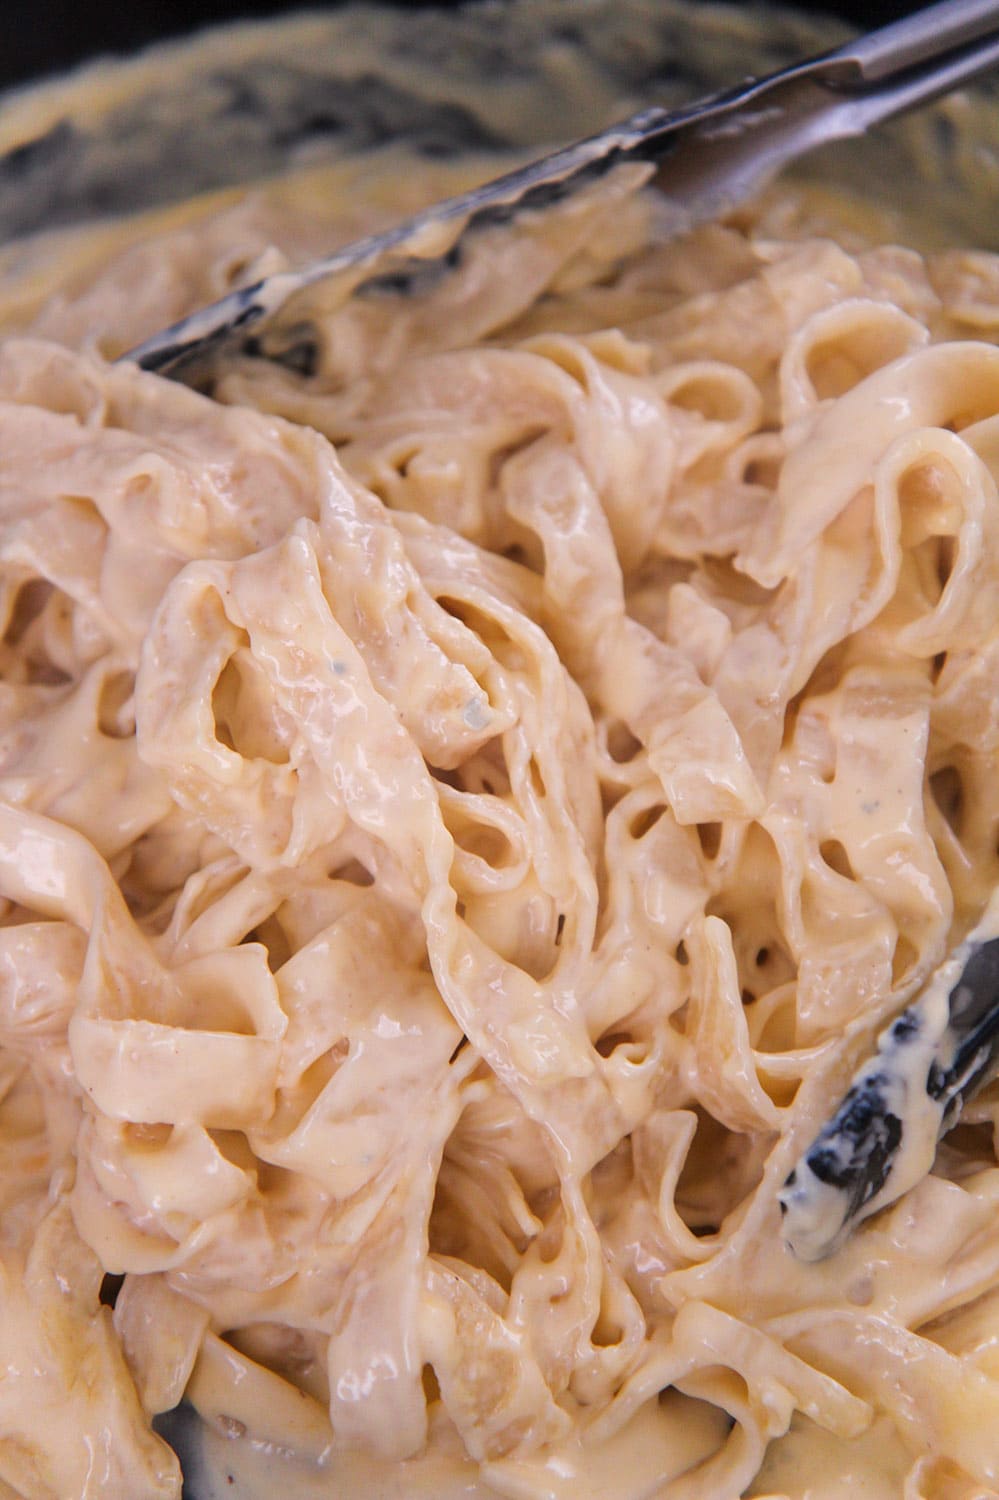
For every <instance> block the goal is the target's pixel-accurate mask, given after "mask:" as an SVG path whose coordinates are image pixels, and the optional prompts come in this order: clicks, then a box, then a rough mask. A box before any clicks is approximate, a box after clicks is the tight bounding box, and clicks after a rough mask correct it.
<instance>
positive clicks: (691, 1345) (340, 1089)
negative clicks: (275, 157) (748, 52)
mask: <svg viewBox="0 0 999 1500" xmlns="http://www.w3.org/2000/svg"><path fill="white" fill-rule="evenodd" d="M390 169H391V172H395V173H396V175H395V176H394V177H392V178H391V180H393V181H396V182H413V181H416V180H417V179H418V178H419V172H420V171H423V174H424V175H423V177H422V180H421V182H420V185H419V188H418V189H417V188H415V187H414V188H407V189H406V191H410V192H412V193H416V192H417V191H419V193H421V194H422V195H423V196H425V197H427V198H432V197H434V196H436V195H438V194H439V192H440V191H441V189H442V182H443V169H440V172H439V173H438V175H436V176H435V175H433V174H429V175H428V169H426V168H421V169H418V170H417V169H413V170H412V171H411V170H410V169H409V168H407V167H406V166H405V164H402V165H399V163H396V164H395V166H393V165H392V161H391V158H389V159H388V166H387V167H386V171H389V170H390ZM345 172H348V169H347V168H343V169H341V179H340V187H341V190H342V189H343V184H344V181H345V178H344V177H343V174H344V173H345ZM391 172H390V176H391ZM350 186H351V199H350V201H351V209H350V214H349V215H346V214H345V215H344V216H343V218H342V221H341V230H342V233H343V235H344V237H349V235H350V234H351V233H356V232H357V231H358V229H359V227H361V224H362V222H365V223H367V222H370V223H378V222H383V221H384V219H385V217H386V216H387V213H388V207H387V204H386V202H385V201H382V202H380V203H378V202H376V201H375V197H376V195H375V194H374V192H373V191H372V195H371V196H370V197H369V199H368V200H365V199H364V197H363V192H362V179H361V177H360V176H357V177H355V178H353V179H351V183H350ZM277 191H278V194H280V192H281V191H283V190H277ZM331 191H332V190H331ZM304 201H305V199H304V197H303V198H302V199H301V200H296V199H294V196H293V195H292V196H291V197H288V196H287V195H286V196H285V197H284V198H281V199H280V201H279V199H278V197H272V198H268V196H267V194H266V193H260V194H257V195H250V196H248V197H247V198H246V199H245V201H242V202H239V203H236V204H234V205H231V206H229V207H227V208H224V209H222V210H221V211H218V212H215V213H213V214H211V215H209V214H208V212H207V210H206V211H205V212H203V213H201V214H193V215H188V216H187V217H186V218H184V219H183V221H181V222H176V223H173V222H170V221H164V222H163V223H159V224H153V225H146V226H145V228H144V229H142V231H141V232H139V231H138V230H135V229H133V230H130V231H129V235H130V238H129V239H128V241H127V242H124V241H123V242H122V244H121V246H120V247H119V249H118V250H117V252H116V253H115V254H113V255H110V256H109V255H108V254H106V251H107V240H106V239H105V240H104V241H101V242H100V245H101V248H100V253H99V254H96V253H95V254H91V255H90V256H89V258H88V256H87V254H86V253H85V252H86V243H85V241H84V240H82V239H81V238H80V237H79V236H77V237H76V238H74V239H73V240H72V242H71V243H70V244H69V246H68V248H67V250H66V255H65V258H64V259H60V258H59V255H57V254H54V252H50V255H51V258H50V261H49V262H47V265H48V270H47V272H46V273H45V275H42V273H41V272H39V271H38V270H37V267H36V268H35V269H34V270H33V272H32V277H33V279H31V278H29V275H28V273H27V271H25V270H23V269H22V270H21V271H20V272H15V271H11V272H9V274H8V276H7V279H6V281H5V282H4V283H3V284H2V287H0V316H2V318H3V321H4V326H5V327H6V328H7V330H8V334H9V336H8V337H7V339H6V341H5V342H4V344H3V346H2V349H0V485H2V492H0V608H2V622H0V623H2V628H3V642H2V646H0V665H2V687H0V713H2V731H0V736H2V737H0V894H2V897H3V921H2V926H0V1101H2V1102H0V1494H2V1495H3V1496H5V1497H6V1496H22V1497H27V1500H50V1497H54V1500H76V1497H92V1496H97V1495H112V1496H133V1497H141V1500H154V1497H162V1500H168V1497H170V1500H177V1497H179V1495H180V1485H181V1480H180V1469H179V1465H178V1461H177V1458H176V1456H175V1455H174V1453H173V1452H172V1450H171V1449H170V1448H169V1447H168V1446H167V1445H166V1444H165V1443H164V1442H163V1441H162V1440H161V1438H160V1437H158V1436H157V1435H156V1433H155V1432H154V1430H153V1425H152V1424H153V1420H154V1418H156V1417H157V1416H158V1415H159V1414H161V1413H165V1412H167V1411H170V1410H171V1409H173V1408H174V1407H176V1406H177V1405H178V1403H179V1402H180V1401H181V1399H182V1398H183V1397H185V1394H186V1399H187V1401H188V1402H189V1403H190V1404H191V1405H192V1406H193V1407H194V1408H195V1410H196V1411H197V1412H198V1413H199V1414H200V1415H201V1417H202V1419H203V1420H204V1422H205V1424H206V1430H207V1434H208V1436H207V1437H206V1442H210V1443H213V1444H214V1445H215V1446H214V1448H213V1450H212V1451H213V1452H214V1453H215V1454H216V1457H217V1459H218V1463H219V1464H222V1465H228V1466H229V1472H230V1473H232V1474H235V1475H236V1476H237V1479H238V1483H239V1484H241V1485H243V1486H244V1488H239V1489H237V1490H235V1491H234V1492H235V1493H239V1494H246V1495H251V1494H253V1495H256V1494H270V1493H279V1492H281V1490H279V1488H278V1485H279V1484H280V1486H281V1487H282V1489H283V1492H284V1493H285V1494H287V1495H289V1496H292V1495H296V1494H301V1495H303V1496H304V1495H308V1496H313V1495H320V1494H322V1495H333V1494H336V1495H338V1496H344V1497H347V1496H355V1495H356V1496H360V1495H368V1494H374V1493H377V1494H379V1495H385V1496H397V1497H401V1496H406V1497H416V1496H420V1495H425V1496H428V1497H429V1496H432V1497H435V1500H438V1497H445V1496H449V1495H458V1494H461V1495H463V1496H483V1497H484V1496H508V1497H516V1500H542V1497H561V1500H570V1497H572V1500H576V1497H580V1496H584V1497H585V1496H587V1495H593V1496H597V1495H607V1496H610V1495H613V1496H614V1497H616V1500H650V1497H652V1496H656V1497H661V1500H696V1497H707V1500H712V1497H718V1500H731V1497H735V1496H737V1495H740V1494H743V1493H746V1494H754V1495H763V1494H767V1495H774V1496H777V1495H780V1496H792V1497H794V1496H801V1495H803V1494H804V1493H805V1492H806V1490H807V1493H808V1494H809V1495H810V1496H813V1497H814V1496H822V1495H830V1496H831V1495H833V1494H841V1493H842V1492H843V1491H842V1490H840V1489H836V1488H835V1484H836V1483H838V1482H840V1481H841V1479H842V1476H843V1475H853V1476H855V1477H856V1476H859V1478H858V1479H857V1483H858V1484H859V1483H860V1481H861V1480H862V1481H863V1483H864V1484H865V1485H866V1486H867V1488H865V1489H863V1490H862V1491H861V1490H859V1489H858V1491H857V1492H858V1493H864V1494H866V1495H871V1496H882V1495H883V1496H901V1495H903V1494H904V1495H905V1496H906V1497H908V1500H918V1497H925V1500H943V1497H948V1500H960V1497H963V1500H972V1497H981V1496H986V1495H990V1494H993V1493H994V1492H995V1489H996V1487H997V1486H999V1358H997V1355H996V1347H997V1343H996V1341H997V1337H999V1234H997V1233H996V1227H997V1216H999V1169H997V1167H996V1163H995V1157H994V1153H993V1131H994V1129H995V1126H996V1121H997V1113H996V1112H997V1109H999V1097H997V1095H996V1094H995V1092H994V1091H986V1093H985V1094H983V1095H982V1096H980V1098H979V1099H978V1100H977V1102H976V1103H975V1104H974V1105H973V1106H972V1107H971V1108H970V1109H969V1110H968V1111H966V1114H965V1117H964V1123H963V1125H962V1127H961V1129H960V1130H959V1131H958V1132H956V1133H955V1134H954V1135H953V1136H952V1137H951V1138H950V1140H949V1142H948V1143H947V1144H946V1145H945V1146H944V1147H943V1148H942V1149H941V1151H940V1153H939V1156H938V1160H937V1164H936V1168H935V1171H934V1173H933V1174H932V1175H930V1176H928V1177H927V1178H926V1179H925V1180H924V1181H922V1182H921V1183H920V1184H919V1185H918V1186H917V1187H916V1188H914V1189H913V1190H912V1191H911V1192H910V1193H908V1194H907V1195H906V1196H905V1197H904V1198H903V1199H902V1201H901V1202H899V1203H898V1204H897V1205H896V1206H895V1207H893V1208H891V1209H889V1210H887V1211H885V1212H884V1213H882V1214H880V1215H877V1216H876V1217H875V1218H873V1219H872V1220H870V1221H869V1222H868V1223H866V1224H864V1225H863V1226H862V1228H861V1229H860V1230H859V1232H858V1233H857V1234H856V1235H855V1236H854V1238H853V1239H852V1240H851V1241H850V1243H849V1244H848V1245H847V1246H846V1247H845V1248H844V1249H843V1250H842V1251H841V1252H840V1253H839V1254H837V1255H836V1256H835V1257H833V1258H832V1259H830V1260H828V1261H825V1262H822V1263H819V1264H815V1265H806V1264H803V1263H799V1262H797V1261H796V1260H795V1259H794V1257H793V1256H792V1255H791V1254H790V1252H789V1251H788V1250H787V1249H786V1248H785V1247H784V1245H783V1243H782V1241H781V1236H780V1216H779V1211H778V1205H777V1192H778V1189H779V1187H780V1185H781V1183H782V1182H783V1180H784V1178H785V1177H786V1175H787V1173H788V1171H789V1169H790V1167H791V1165H792V1164H793V1162H794V1161H795V1159H796V1157H797V1155H798V1154H799V1153H800V1152H801V1150H802V1149H803V1147H804V1146H805V1145H807V1144H808V1142H809V1141H810V1140H811V1138H812V1137H813V1135H814V1133H815V1131H816V1130H817V1128H818V1126H819V1125H820V1124H821V1122H822V1121H823V1119H824V1118H825V1116H826V1115H827V1114H828V1112H829V1110H830V1109H831V1107H832V1106H834V1105H835V1103H836V1102H837V1101H838V1099H839V1097H840V1095H841V1093H842V1090H843V1087H844V1085H845V1082H846V1080H847V1079H848V1078H849V1076H850V1073H851V1071H852V1069H853V1068H854V1067H855V1066H856V1064H857V1062H858V1060H860V1059H861V1058H862V1057H864V1056H865V1055H866V1054H867V1053H868V1052H869V1051H870V1049H871V1046H872V1040H873V1038H874V1036H875V1035H876V1034H877V1032H878V1030H879V1028H880V1027H881V1026H882V1025H883V1024H884V1022H885V1020H886V1018H888V1017H889V1016H891V1015H892V1014H893V1013H895V1012H896V1011H897V1010H898V1009H899V1008H900V1007H901V1006H902V1005H903V1004H904V1003H906V1002H907V1000H908V999H910V998H911V997H912V996H913V995H914V994H915V993H916V992H917V991H918V990H919V988H920V987H921V985H922V984H923V983H924V982H925V980H926V979H927V978H928V976H929V975H930V974H931V973H932V972H933V970H934V968H935V967H936V966H937V965H938V964H939V963H940V961H941V960H942V959H943V957H944V956H945V955H946V953H947V952H948V951H949V950H950V949H951V948H952V947H953V945H954V943H955V942H956V941H957V940H958V939H959V938H960V937H961V936H962V935H963V934H964V933H965V932H967V930H968V929H969V928H970V927H971V926H973V925H974V924H975V923H976V922H977V921H978V920H979V919H980V917H981V915H982V913H983V911H984V910H985V908H986V906H987V903H988V899H989V896H990V892H991V890H992V887H993V886H994V884H995V883H996V879H997V857H996V840H997V826H999V775H997V771H999V709H997V703H999V696H997V693H996V683H997V672H999V496H997V490H996V485H997V481H999V349H997V348H996V347H995V346H994V339H995V333H996V329H997V328H999V261H996V260H995V259H994V258H992V257H991V256H986V255H976V254H971V253H958V252H954V251H950V252H941V253H937V254H933V255H928V256H923V255H920V254H918V253H916V252H915V251H911V250H905V249H899V248H895V247H891V246H884V245H876V244H875V245H865V244H864V243H862V242H861V241H860V240H859V239H858V238H857V236H856V235H855V234H852V233H851V234H847V235H844V236H841V240H842V242H841V243H837V240H836V237H835V235H834V234H833V233H832V232H831V231H830V230H829V229H828V227H823V225H822V224H821V223H820V219H821V215H822V213H826V212H827V208H826V209H822V208H821V206H820V207H819V208H816V207H815V205H814V204H813V205H812V206H811V207H810V206H809V204H808V202H807V201H805V200H796V199H794V198H792V197H790V196H786V195H785V196H784V197H780V196H777V197H775V198H773V199H772V200H771V201H770V203H769V205H768V206H766V207H765V208H764V209H761V210H759V211H758V212H755V213H754V214H746V215H744V216H743V218H742V220H740V221H739V222H732V223H731V224H729V225H727V226H718V225H716V226H710V227H708V228H706V229H703V230H700V231H697V232H696V233H694V234H693V235H691V236H690V237H688V238H687V239H686V240H684V241H682V242H680V243H679V244H676V245H672V246H669V247H664V246H662V245H661V244H659V243H657V241H656V237H655V222H654V211H653V210H652V209H651V208H650V207H649V206H648V205H647V204H646V203H645V201H644V200H643V199H642V198H640V197H635V196H629V195H625V196H623V197H617V198H610V199H605V198H601V197H599V196H598V197H597V198H596V199H595V200H594V201H591V202H590V203H589V204H588V205H587V206H586V207H585V209H582V210H579V211H576V212H567V213H565V214H564V215H562V217H556V218H555V219H554V220H552V221H545V222H544V223H543V224H541V225H539V226H531V225H526V226H522V227H521V228H519V229H517V230H509V229H505V230H503V231H497V232H496V233H495V234H493V235H492V237H490V235H484V236H483V237H482V239H481V242H480V243H479V244H478V248H475V247H473V248H472V250H471V251H470V252H469V253H468V255H467V258H466V260H465V262H464V263H463V264H462V265H461V266H459V267H458V269H457V270H456V271H454V272H453V273H452V275H451V276H450V277H449V278H445V279H444V281H443V282H442V283H441V284H440V286H438V287H437V288H436V289H435V288H430V289H429V290H428V291H427V293H426V295H425V296H424V297H423V298H422V299H416V300H414V299H408V298H407V297H406V296H405V295H404V294H393V293H391V292H386V293H385V294H384V295H381V296H375V297H369V298H366V299H365V298H362V299H359V300H358V301H356V302H355V303H352V304H350V305H349V306H348V307H346V308H345V309H343V310H341V311H340V312H338V313H336V314H334V315H332V316H331V317H330V319H329V320H328V323H327V325H326V326H325V328H324V329H323V342H322V348H321V350H320V358H319V367H318V370H317V371H316V373H314V374H312V375H308V376H306V375H299V374H296V373H294V372H292V371H284V370H282V369H279V368H276V367H274V366H270V365H260V364H259V363H258V364H257V365H254V364H250V363H248V364H246V365H245V366H243V367H242V368H240V369H238V370H236V371H234V372H233V373H232V374H230V375H228V376H226V377H225V379H224V380H223V381H222V383H221V385H220V387H219V389H218V391H217V392H216V394H217V396H218V397H219V400H217V401H213V400H210V399H208V397H206V396H203V395H199V394H196V393H194V392H192V391H189V390H187V389H184V388H182V387H180V386H177V385H173V384H169V383H167V382H165V381H163V380H161V379H159V378H157V377H155V376H152V375H147V374H144V373H141V372H139V371H138V370H137V369H136V368H134V367H133V366H130V365H128V364H119V365H114V364H111V363H109V362H108V361H109V360H110V359H113V358H114V357H115V356H116V355H118V354H119V353H120V352H121V351H122V350H123V349H125V348H127V347H129V345H130V344H132V343H134V342H135V341H137V340H138V339H139V338H140V337H141V336H143V335H144V334H146V333H148V332H150V331H152V330H153V329H155V328H156V327H158V326H161V325H162V324H164V323H166V322H168V321H169V320H170V319H171V318H172V317H176V316H178V315H179V314H180V313H182V312H184V311H186V310H188V309H189V308H193V307H195V306H197V305H199V304H201V303H203V302H205V301H207V300H209V299H210V297H212V296H213V295H217V294H218V293H219V292H220V291H221V290H223V289H224V288H225V286H226V285H227V284H229V283H230V282H231V281H232V280H234V279H235V278H237V277H247V276H249V275H251V274H252V273H253V269H252V267H249V266H248V262H249V261H250V260H253V259H254V258H255V257H257V258H258V266H257V269H259V267H260V265H261V264H267V265H270V264H276V263H277V262H278V260H279V252H278V251H277V250H274V249H273V248H269V247H271V246H273V245H274V244H276V245H278V246H279V247H280V251H282V252H284V253H287V254H289V255H293V256H297V257H299V258H301V257H302V256H304V255H305V254H307V253H309V252H310V251H311V250H314V249H316V248H318V247H319V245H320V244H322V246H323V248H328V226H327V225H326V224H325V223H320V222H319V221H318V220H317V219H315V218H310V216H309V212H308V211H307V210H306V209H305V208H304V207H303V203H304ZM327 201H333V202H336V201H339V202H341V203H342V202H343V201H344V199H343V196H342V194H341V197H340V199H339V200H337V199H336V196H335V194H333V195H332V197H330V195H327ZM365 202H367V203H368V208H367V210H365ZM365 212H367V216H368V217H367V219H365ZM396 212H398V208H396ZM810 214H811V218H810V217H809V215H810ZM782 225H783V226H785V231H786V232H785V234H784V237H781V235H780V233H779V230H780V227H781V226H782ZM261 256H262V257H264V259H263V261H260V260H259V257H261ZM46 276H47V280H46ZM110 1278H123V1280H121V1281H120V1283H119V1282H117V1281H113V1280H111V1279H110ZM102 1286H103V1292H104V1298H105V1302H106V1303H110V1302H112V1301H113V1302H114V1308H113V1311H112V1309H111V1306H110V1305H102V1303H101V1300H100V1295H101V1291H102ZM115 1291H116V1297H115V1296H114V1292H115ZM254 1443H255V1444H256V1446H255V1447H254V1446H253V1445H254ZM278 1473H279V1475H280V1477H279V1479H276V1478H275V1475H276V1474H278ZM254 1475H256V1476H257V1477H256V1478H254ZM261 1476H263V1477H261ZM830 1484H831V1485H833V1488H828V1487H826V1488H824V1487H823V1486H828V1485H830ZM254 1485H259V1486H260V1487H259V1488H258V1489H257V1488H254Z"/></svg>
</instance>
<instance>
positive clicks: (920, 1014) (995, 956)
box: [780, 918, 999, 1261]
mask: <svg viewBox="0 0 999 1500" xmlns="http://www.w3.org/2000/svg"><path fill="white" fill-rule="evenodd" d="M994 932H995V922H994V920H993V919H992V918H987V919H986V921H985V922H983V923H982V924H980V926H979V927H978V928H977V929H976V931H975V932H973V933H972V934H971V935H970V937H969V938H968V939H967V941H966V942H965V943H963V944H962V945H961V947H960V948H959V949H958V950H957V951H956V952H955V953H954V954H953V955H952V956H951V958H950V959H948V961H947V962H946V963H945V964H944V965H943V966H942V967H941V968H940V969H939V970H938V971H937V973H936V974H935V975H934V977H933V979H932V980H931V982H930V983H929V984H928V985H927V986H926V987H925V989H924V990H923V992H922V994H921V995H920V996H919V998H918V999H917V1000H916V1001H915V1002H914V1003H913V1004H912V1005H910V1006H909V1007H908V1008H907V1009H906V1010H904V1011H903V1012H902V1013H901V1015H899V1016H898V1017H897V1018H896V1019H895V1020H894V1021H893V1022H892V1023H891V1025H890V1026H888V1027H886V1028H885V1030H884V1031H883V1032H882V1033H881V1035H880V1037H879V1038H878V1046H877V1052H876V1053H875V1055H874V1056H873V1057H872V1058H871V1059H870V1060H869V1061H868V1062H867V1063H865V1064H864V1066H863V1067H862V1068H861V1069H860V1070H859V1072H858V1073H857V1074H856V1075H855V1077H854V1079H853V1082H852V1084H851V1086H850V1088H849V1090H848V1091H847V1093H846V1094H845V1096H844V1098H843V1100H842V1102H841V1103H840V1105H839V1108H838V1109H837V1110H836V1112H835V1113H834V1114H833V1115H832V1117H831V1118H830V1119H829V1121H828V1122H827V1123H826V1124H825V1125H824V1126H823V1128H822V1129H821V1131H820V1132H819V1134H818V1135H817V1136H816V1138H815V1140H814V1141H813V1142H812V1144H811V1145H810V1146H809V1147H808V1150H807V1151H806V1152H805V1153H804V1155H803V1156H802V1158H801V1160H800V1161H799V1162H798V1164H797V1166H796V1167H795V1168H794V1170H793V1171H792V1172H791V1174H790V1176H789V1177H788V1179H787V1181H786V1182H785V1184H784V1187H783V1188H782V1190H781V1193H780V1205H781V1209H782V1211H783V1214H784V1238H785V1240H786V1241H787V1243H788V1244H789V1245H790V1247H791V1249H792V1250H793V1251H794V1252H795V1254H796V1255H797V1256H798V1258H799V1259H801V1260H809V1261H812V1260H821V1259H823V1258H824V1257H825V1256H826V1255H829V1254H831V1253H832V1252H833V1251H834V1250H836V1249H837V1248H838V1247H839V1246H840V1245H841V1244H842V1243H843V1241H844V1240H845V1239H846V1238H847V1236H848V1235H849V1234H850V1232H851V1230H852V1229H854V1228H855V1226H856V1225H857V1224H859V1223H860V1222H861V1221H862V1220H863V1219H866V1218H868V1217H869V1215H870V1214H872V1213H875V1212H876V1211H877V1210H878V1209H880V1208H884V1207H886V1206H887V1205H888V1204H890V1203H894V1202H895V1201H896V1200H897V1199H898V1198H900V1197H901V1196H902V1194H903V1193H904V1192H907V1191H908V1189H909V1188H911V1187H914V1186H915V1184H916V1182H918V1181H919V1180H920V1178H922V1177H924V1176H925V1175H926V1173H927V1172H928V1171H929V1170H930V1167H931V1166H932V1165H933V1154H934V1151H935V1149H936V1145H937V1142H938V1140H939V1139H940V1137H941V1136H942V1135H944V1134H946V1132H947V1131H948V1130H950V1129H951V1128H952V1127H953V1126H954V1125H955V1124H956V1123H957V1119H958V1116H959V1114H960V1112H961V1110H962V1108H963V1107H964V1104H965V1101H966V1100H967V1099H968V1098H970V1096H971V1095H972V1094H973V1093H974V1092H975V1091H976V1090H977V1089H979V1088H981V1087H982V1086H983V1085H984V1084H985V1083H986V1082H988V1080H989V1079H990V1078H991V1077H993V1075H994V1074H995V1073H996V1072H997V1071H999V937H996V936H994V935H993V934H994Z"/></svg>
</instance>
